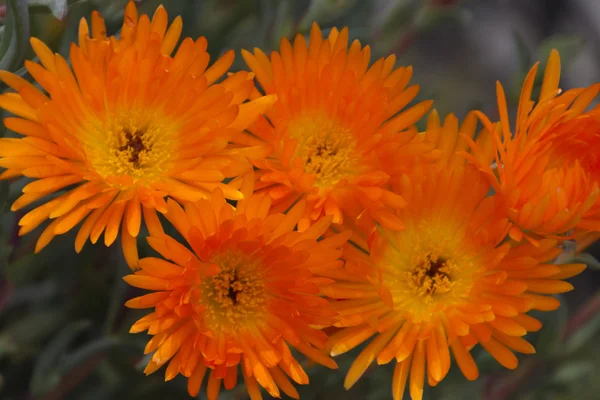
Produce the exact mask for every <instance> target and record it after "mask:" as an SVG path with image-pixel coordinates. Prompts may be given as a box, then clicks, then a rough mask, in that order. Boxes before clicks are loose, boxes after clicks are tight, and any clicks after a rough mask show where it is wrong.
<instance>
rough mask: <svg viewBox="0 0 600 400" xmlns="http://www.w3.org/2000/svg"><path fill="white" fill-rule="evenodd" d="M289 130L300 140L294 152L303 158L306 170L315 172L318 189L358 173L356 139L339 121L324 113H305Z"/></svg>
mask: <svg viewBox="0 0 600 400" xmlns="http://www.w3.org/2000/svg"><path fill="white" fill-rule="evenodd" d="M289 134H290V138H292V139H296V140H298V144H297V146H296V153H295V156H296V157H298V158H300V160H301V161H302V164H303V166H304V172H306V173H307V174H314V175H315V176H316V179H315V185H316V186H317V187H318V188H319V189H321V190H327V189H329V188H332V187H333V186H335V185H336V184H337V183H338V182H339V181H340V180H342V179H344V178H348V177H350V176H352V175H355V174H356V173H357V167H358V164H359V157H358V154H357V151H356V140H355V138H354V135H353V133H352V131H351V130H350V129H348V128H346V127H344V126H342V125H341V124H340V123H339V122H337V121H335V120H333V119H331V118H329V117H327V116H323V115H317V116H315V115H310V116H303V117H300V118H297V119H296V120H293V121H292V122H291V123H290V128H289Z"/></svg>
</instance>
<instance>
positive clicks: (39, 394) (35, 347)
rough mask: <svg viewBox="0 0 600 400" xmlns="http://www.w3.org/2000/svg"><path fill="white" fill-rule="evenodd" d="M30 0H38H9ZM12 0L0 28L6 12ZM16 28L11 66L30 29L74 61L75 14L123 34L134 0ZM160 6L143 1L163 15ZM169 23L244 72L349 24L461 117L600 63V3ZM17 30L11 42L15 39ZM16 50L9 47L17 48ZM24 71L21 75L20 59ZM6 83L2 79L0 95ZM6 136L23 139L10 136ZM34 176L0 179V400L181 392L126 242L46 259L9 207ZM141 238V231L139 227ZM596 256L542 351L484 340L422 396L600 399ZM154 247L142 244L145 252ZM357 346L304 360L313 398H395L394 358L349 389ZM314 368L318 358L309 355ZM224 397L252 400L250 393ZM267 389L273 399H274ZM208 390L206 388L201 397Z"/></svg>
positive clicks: (404, 7) (204, 1)
mask: <svg viewBox="0 0 600 400" xmlns="http://www.w3.org/2000/svg"><path fill="white" fill-rule="evenodd" d="M9 2H11V4H16V5H21V6H23V5H24V3H27V2H26V1H22V0H9ZM4 3H5V2H4V1H1V2H0V4H2V6H0V23H1V24H2V25H4V24H5V22H7V12H6V11H7V9H6V6H5V5H4ZM28 3H29V8H28V9H27V7H21V8H17V10H19V15H20V16H21V17H22V18H24V19H23V20H21V21H20V24H18V26H19V27H20V28H21V30H20V31H19V30H15V29H14V27H15V25H14V24H12V23H10V24H6V25H5V26H2V27H1V28H0V29H2V34H3V35H4V37H3V39H2V42H0V49H4V46H3V43H5V42H6V43H12V44H13V47H12V48H11V49H9V52H7V54H8V56H7V57H4V58H2V60H1V61H0V66H2V68H6V69H11V70H13V71H16V70H19V68H21V67H22V61H23V58H27V59H31V58H32V57H33V53H32V52H31V50H30V48H29V45H28V42H27V37H26V35H23V32H24V31H23V29H24V28H27V22H28V28H29V29H30V32H31V35H33V36H36V37H39V38H41V39H42V40H44V41H45V42H46V43H48V45H49V46H50V47H51V48H52V49H54V50H55V51H57V52H59V53H61V54H63V55H66V54H67V51H68V48H69V45H70V43H71V42H72V41H73V40H74V39H75V37H76V33H77V25H78V21H79V19H80V18H81V17H84V16H85V17H89V14H90V12H91V11H92V10H94V9H96V10H99V11H100V12H101V13H102V14H103V15H104V16H105V18H106V19H107V26H108V29H109V33H113V34H114V33H117V29H118V28H119V26H120V24H121V19H122V14H123V10H124V5H125V4H126V0H78V1H66V0H29V2H28ZM160 3H161V1H157V0H142V1H138V7H139V9H140V10H141V11H142V12H146V13H149V14H152V13H153V12H154V10H155V8H156V7H157V6H158V5H159V4H160ZM162 3H163V4H164V6H165V7H166V8H167V10H168V11H169V15H170V18H171V19H172V18H173V17H174V16H175V15H182V16H183V20H184V35H187V36H192V37H197V36H200V35H203V36H206V37H207V38H208V42H209V51H210V52H211V55H212V57H213V59H214V58H216V57H217V56H218V55H219V54H221V53H222V52H224V51H226V50H228V49H231V48H232V49H234V50H236V52H237V54H238V57H237V58H236V62H235V64H234V67H233V68H234V69H239V68H242V67H243V62H242V59H241V57H240V56H239V50H240V49H241V48H252V47H260V48H262V49H264V50H270V49H274V48H277V47H278V44H279V39H280V38H281V36H288V37H292V36H293V35H295V34H296V33H301V34H306V33H307V32H308V29H309V28H310V24H311V23H312V21H315V20H316V21H317V22H318V23H319V24H320V25H321V27H322V28H323V30H324V31H325V32H326V31H327V29H328V28H330V27H332V26H338V27H342V26H349V27H350V35H351V37H352V38H358V39H360V40H361V41H362V42H363V43H365V44H369V45H371V47H372V50H373V54H374V58H378V57H381V56H386V55H389V54H391V53H396V54H397V56H398V65H408V64H411V65H413V66H414V79H413V82H415V83H419V84H420V85H421V94H420V98H421V99H426V98H431V99H434V100H435V102H436V103H435V104H436V105H435V107H436V108H437V109H438V110H439V111H440V113H441V114H445V113H448V112H453V113H456V114H457V115H459V116H463V115H464V114H465V113H466V112H467V111H468V110H470V109H472V108H478V109H481V110H483V111H484V112H486V113H488V115H490V117H491V118H495V117H496V115H495V89H494V88H495V83H494V82H495V81H496V80H500V81H501V82H502V83H503V84H504V86H505V88H506V89H507V92H508V96H509V101H510V102H511V104H510V106H511V107H514V106H515V101H516V100H517V99H518V94H519V91H520V85H521V82H522V80H523V78H524V76H525V74H526V72H527V70H528V69H529V68H530V67H531V65H532V64H533V63H534V62H535V61H538V60H540V61H542V64H543V62H544V60H545V58H546V57H547V54H548V53H549V50H550V49H551V48H557V49H558V50H559V51H560V53H561V55H562V62H563V79H562V81H561V84H562V87H563V88H565V89H567V88H571V87H577V86H587V85H590V84H592V83H594V82H596V81H598V75H599V71H600V46H599V42H600V2H599V1H597V0H529V1H522V0H505V1H502V0H471V1H456V0H374V1H366V0H364V1H361V0H312V1H310V0H163V1H162ZM9 39H10V40H9ZM9 53H10V54H9ZM19 73H21V74H24V71H23V70H22V69H21V70H20V71H19ZM3 90H4V89H3ZM1 134H4V135H13V134H12V133H11V132H5V131H4V128H2V132H1ZM22 186H23V180H20V181H14V182H10V185H9V183H7V182H3V183H0V207H1V214H0V218H1V220H2V229H1V230H0V399H2V400H17V399H19V400H20V399H24V400H25V399H27V400H30V399H43V400H55V399H77V400H79V399H84V400H101V399H142V398H143V399H178V398H181V399H185V398H188V395H187V392H186V381H185V379H184V378H183V377H178V378H176V379H174V380H173V381H171V382H168V383H164V382H163V376H164V375H163V370H160V371H159V372H157V373H155V374H153V375H151V376H149V377H145V376H144V375H143V374H142V370H143V367H144V365H145V363H146V362H147V359H146V358H145V357H142V350H143V348H144V346H145V343H146V341H147V337H146V336H145V334H138V335H130V334H128V333H127V332H128V328H129V326H130V325H131V323H132V322H133V321H134V320H136V319H137V318H139V317H140V316H141V315H142V314H141V313H139V312H134V311H131V310H127V309H125V308H124V307H123V303H124V302H125V300H127V299H129V298H131V297H134V296H136V295H138V294H139V291H137V290H135V289H132V288H130V287H127V286H126V285H125V284H124V282H123V281H122V280H121V277H122V276H123V275H125V274H126V273H127V272H128V268H127V266H126V265H125V263H124V261H123V258H122V255H121V253H120V251H121V250H120V249H119V246H117V245H115V246H113V247H111V248H109V249H107V248H105V247H104V245H103V244H98V245H95V246H92V245H90V244H88V245H86V248H85V249H84V251H83V252H82V254H80V255H76V254H75V252H74V250H73V240H74V235H73V234H67V235H63V236H60V237H58V238H57V239H55V241H54V242H53V243H52V244H51V245H50V246H49V247H48V248H47V249H45V250H44V251H43V252H42V253H41V254H39V255H37V256H34V255H33V247H34V243H35V240H36V239H37V235H38V234H39V230H38V231H36V232H34V233H32V234H30V235H27V236H25V237H19V236H18V235H17V231H18V227H17V224H16V223H17V220H18V219H19V218H20V217H21V216H22V215H23V213H21V212H19V213H11V212H10V210H9V207H10V204H11V203H12V201H13V200H14V199H15V198H16V197H17V196H18V194H19V191H20V189H21V188H22ZM142 236H143V235H142ZM571 247H572V246H567V249H566V254H565V256H564V258H565V259H567V258H569V257H576V258H579V259H581V260H582V261H584V262H586V263H587V264H588V266H589V268H588V270H587V271H585V272H584V273H583V274H582V275H580V276H579V277H577V278H575V279H573V280H572V281H573V283H574V285H575V287H576V290H575V291H574V292H571V293H568V294H567V295H566V296H564V298H563V300H564V302H563V306H562V307H561V309H559V310H557V311H556V312H553V313H545V314H539V315H538V317H539V318H541V319H542V320H543V321H544V323H545V326H544V328H543V329H542V331H541V332H539V333H538V334H535V335H531V336H530V337H529V339H530V340H531V341H532V343H534V344H535V346H536V348H537V351H538V352H537V354H536V355H534V356H526V357H521V360H520V365H519V368H518V369H517V370H515V371H505V370H503V369H502V368H501V367H500V366H499V365H498V364H497V363H496V362H495V361H494V360H492V359H491V358H490V357H489V356H487V355H486V354H485V353H479V352H478V351H477V350H475V352H476V353H477V359H478V364H479V367H480V371H481V377H480V379H479V380H478V381H476V382H467V381H466V380H465V379H464V378H463V377H462V376H461V374H460V373H459V372H458V369H457V368H456V366H454V367H453V368H452V371H451V373H450V375H449V376H448V377H447V378H446V380H445V381H444V382H442V384H440V385H439V387H437V388H435V389H427V390H426V393H425V398H426V399H448V400H451V399H457V400H458V399H485V400H503V399H508V398H510V399H515V400H516V399H519V400H520V399H523V400H524V399H530V400H533V399H557V400H558V399H565V400H566V399H575V398H577V399H598V398H600V395H599V394H598V393H600V380H599V379H594V378H595V375H597V371H598V370H600V340H597V339H600V295H599V294H598V287H599V284H598V283H599V281H600V272H599V271H600V268H599V266H600V265H599V263H598V262H597V261H596V260H595V259H594V256H593V255H594V253H595V254H596V256H597V255H598V254H600V251H599V250H600V249H598V248H594V247H592V248H591V251H590V252H591V254H583V255H579V256H574V255H572V250H571ZM146 252H147V248H145V247H143V248H142V250H141V253H142V255H143V254H144V253H146ZM359 350H360V349H357V350H356V351H354V352H352V353H350V354H347V355H345V356H342V357H339V358H338V359H337V361H338V363H339V364H340V370H339V371H328V370H325V369H323V368H321V367H317V366H307V369H308V372H309V375H310V376H311V384H310V386H308V387H302V388H299V391H300V394H301V398H303V399H311V400H313V399H315V400H316V399H325V398H330V397H334V398H335V397H337V398H340V399H357V400H359V399H360V400H362V399H390V398H391V373H392V368H391V367H392V366H391V365H390V366H386V367H378V368H371V369H369V370H368V371H367V373H366V374H365V376H364V377H363V379H362V380H360V381H359V383H358V384H357V385H356V386H355V387H354V388H353V389H352V390H351V391H350V392H346V391H345V390H344V389H343V378H344V374H345V371H347V369H348V366H349V364H350V363H351V361H352V360H353V357H354V356H355V355H356V354H357V353H358V351H359ZM305 365H306V364H305ZM238 389H239V390H234V391H231V392H222V393H221V398H222V399H245V398H246V395H245V391H244V388H243V387H239V388H238ZM265 396H266V395H265ZM199 397H200V398H205V397H204V395H203V393H202V392H201V394H200V395H199Z"/></svg>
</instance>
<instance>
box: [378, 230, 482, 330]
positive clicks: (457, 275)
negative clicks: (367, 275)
mask: <svg viewBox="0 0 600 400" xmlns="http://www.w3.org/2000/svg"><path fill="white" fill-rule="evenodd" d="M476 251H477V249H476V248H474V247H473V246H472V245H470V244H469V243H468V242H467V241H466V240H465V238H464V236H462V235H458V234H457V233H456V230H453V229H451V227H448V226H433V225H431V224H427V223H426V222H424V221H422V222H421V223H420V224H419V225H418V226H416V225H410V224H407V226H406V229H405V230H404V231H401V232H387V231H382V236H381V237H380V238H379V239H378V244H377V246H376V247H375V249H374V253H373V255H374V259H375V260H376V264H377V268H378V269H379V271H380V272H381V273H380V279H381V284H382V285H384V286H385V287H386V288H387V289H389V291H390V292H391V295H392V299H393V303H394V309H396V310H398V311H401V312H403V313H406V314H407V316H410V318H411V319H412V320H413V322H424V321H429V320H430V319H431V318H432V317H433V316H434V315H435V314H436V313H437V312H439V311H444V310H446V309H448V308H449V307H452V306H454V305H457V304H459V303H460V302H462V301H464V300H465V299H466V298H467V297H468V296H469V294H470V293H471V289H472V287H473V285H474V282H475V280H476V279H477V277H478V276H480V274H481V273H482V271H483V269H482V268H481V266H480V265H479V264H478V257H477V253H476Z"/></svg>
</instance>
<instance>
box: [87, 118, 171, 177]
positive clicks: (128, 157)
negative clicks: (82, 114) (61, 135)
mask: <svg viewBox="0 0 600 400" xmlns="http://www.w3.org/2000/svg"><path fill="white" fill-rule="evenodd" d="M84 131H85V137H84V140H83V143H84V150H85V153H86V156H87V158H88V161H89V162H90V164H91V166H92V168H93V169H94V171H95V172H96V173H98V175H100V176H101V177H102V178H108V177H123V176H129V177H131V178H133V181H134V182H139V181H143V182H152V181H156V180H159V179H160V178H161V177H162V176H164V173H165V171H166V170H167V169H168V167H169V166H170V161H171V159H172V157H173V152H174V149H175V146H176V145H177V136H178V135H177V126H175V125H174V124H173V123H169V121H168V120H167V119H166V118H163V117H160V116H159V115H158V114H157V113H154V112H151V111H148V110H145V111H136V110H133V111H132V110H128V111H127V112H123V113H118V114H116V115H113V116H111V117H110V118H108V119H107V120H106V121H104V122H100V121H95V122H94V123H90V124H89V125H88V126H86V127H85V129H84Z"/></svg>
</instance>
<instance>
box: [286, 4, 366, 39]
mask: <svg viewBox="0 0 600 400" xmlns="http://www.w3.org/2000/svg"><path fill="white" fill-rule="evenodd" d="M357 3H358V1H357V0H312V1H311V2H310V6H309V7H308V11H307V12H306V15H305V16H304V18H302V20H301V21H300V24H299V25H298V30H299V31H300V32H308V30H309V29H310V26H311V25H312V23H313V21H317V22H319V24H326V23H328V22H331V21H333V20H335V19H336V18H339V17H341V16H342V15H344V14H345V13H347V12H348V11H350V10H351V9H352V8H353V7H354V6H355V5H356V4H357Z"/></svg>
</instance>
